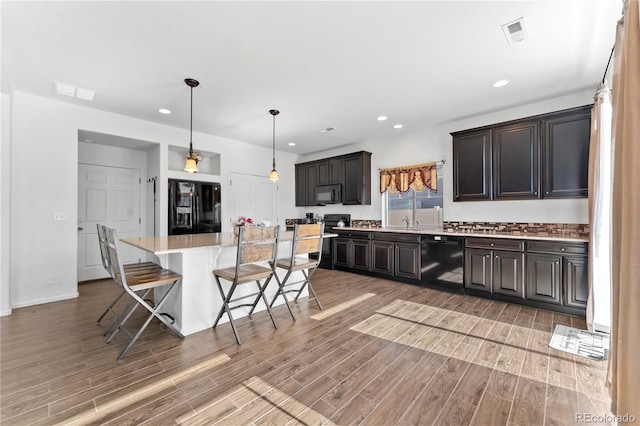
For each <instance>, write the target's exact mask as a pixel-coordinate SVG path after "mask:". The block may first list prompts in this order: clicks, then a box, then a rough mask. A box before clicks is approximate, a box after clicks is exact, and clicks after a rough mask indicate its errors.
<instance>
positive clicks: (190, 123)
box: [189, 86, 193, 157]
mask: <svg viewBox="0 0 640 426" xmlns="http://www.w3.org/2000/svg"><path fill="white" fill-rule="evenodd" d="M190 87H191V113H190V114H189V156H190V157H192V156H193V86H190Z"/></svg>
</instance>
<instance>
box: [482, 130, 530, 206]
mask: <svg viewBox="0 0 640 426" xmlns="http://www.w3.org/2000/svg"><path fill="white" fill-rule="evenodd" d="M538 133H539V132H538V121H530V122H524V123H518V124H512V125H509V126H500V127H496V128H495V129H492V131H491V138H492V140H493V171H494V173H493V188H494V192H493V194H494V198H496V199H509V198H512V199H513V198H515V199H520V198H537V197H538V192H539V187H540V185H539V180H538V157H539V152H540V143H539V138H538Z"/></svg>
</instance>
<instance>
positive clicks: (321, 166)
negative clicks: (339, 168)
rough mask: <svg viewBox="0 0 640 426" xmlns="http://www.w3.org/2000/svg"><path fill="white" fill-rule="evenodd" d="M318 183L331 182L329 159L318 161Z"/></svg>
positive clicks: (325, 183)
mask: <svg viewBox="0 0 640 426" xmlns="http://www.w3.org/2000/svg"><path fill="white" fill-rule="evenodd" d="M316 170H317V175H316V176H317V177H316V183H317V184H318V185H327V184H328V183H329V160H322V161H318V162H317V163H316Z"/></svg>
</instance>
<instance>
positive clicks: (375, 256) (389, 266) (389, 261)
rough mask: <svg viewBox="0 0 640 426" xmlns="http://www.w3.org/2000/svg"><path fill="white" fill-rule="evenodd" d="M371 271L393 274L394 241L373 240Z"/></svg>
mask: <svg viewBox="0 0 640 426" xmlns="http://www.w3.org/2000/svg"><path fill="white" fill-rule="evenodd" d="M371 271H372V272H377V273H379V274H386V275H393V243H392V242H388V241H372V242H371Z"/></svg>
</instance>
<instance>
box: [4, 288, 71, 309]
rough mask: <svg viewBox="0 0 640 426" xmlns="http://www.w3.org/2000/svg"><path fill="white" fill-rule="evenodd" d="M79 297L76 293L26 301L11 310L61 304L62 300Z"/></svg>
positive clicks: (14, 304)
mask: <svg viewBox="0 0 640 426" xmlns="http://www.w3.org/2000/svg"><path fill="white" fill-rule="evenodd" d="M78 296H80V293H78V292H77V291H76V292H74V293H70V294H62V295H59V296H55V297H45V298H42V299H33V300H26V301H24V302H18V303H13V304H12V305H13V306H12V307H11V308H12V309H17V308H26V307H27V306H34V305H42V304H43V303H51V302H60V301H62V300H68V299H76V298H77V297H78Z"/></svg>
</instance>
